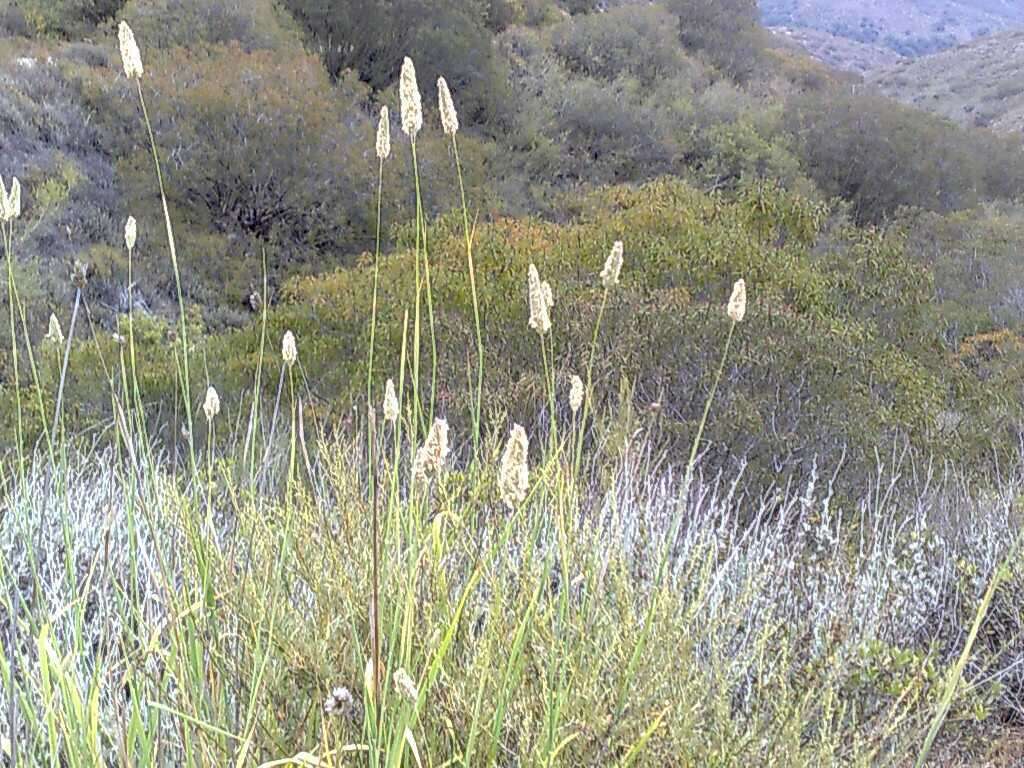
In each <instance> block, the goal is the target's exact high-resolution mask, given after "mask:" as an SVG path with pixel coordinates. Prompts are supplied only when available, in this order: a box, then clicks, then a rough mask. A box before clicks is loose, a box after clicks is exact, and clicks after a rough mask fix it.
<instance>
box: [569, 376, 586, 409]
mask: <svg viewBox="0 0 1024 768" xmlns="http://www.w3.org/2000/svg"><path fill="white" fill-rule="evenodd" d="M582 405H583V379H581V378H580V377H579V376H573V377H572V381H570V382H569V408H570V409H571V410H572V412H573V413H574V414H575V413H577V412H578V411H579V409H580V407H581V406H582Z"/></svg>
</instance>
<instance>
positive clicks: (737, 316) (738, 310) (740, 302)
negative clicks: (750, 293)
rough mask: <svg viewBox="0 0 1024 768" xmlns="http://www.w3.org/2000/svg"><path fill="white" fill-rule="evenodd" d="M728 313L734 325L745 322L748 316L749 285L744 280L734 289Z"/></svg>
mask: <svg viewBox="0 0 1024 768" xmlns="http://www.w3.org/2000/svg"><path fill="white" fill-rule="evenodd" d="M726 312H727V313H728V315H729V317H730V318H732V321H733V322H734V323H742V322H743V318H744V316H745V315H746V314H747V284H746V282H744V281H743V280H737V281H736V285H734V286H733V287H732V296H731V297H730V298H729V307H728V309H726Z"/></svg>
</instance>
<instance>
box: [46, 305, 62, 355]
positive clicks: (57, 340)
mask: <svg viewBox="0 0 1024 768" xmlns="http://www.w3.org/2000/svg"><path fill="white" fill-rule="evenodd" d="M43 341H46V342H47V343H49V344H53V345H54V346H57V347H59V346H61V345H62V344H63V343H64V331H62V330H61V328H60V321H59V320H57V316H56V315H55V314H53V313H52V312H51V313H50V324H49V326H48V327H47V329H46V336H44V337H43Z"/></svg>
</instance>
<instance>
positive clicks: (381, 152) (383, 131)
mask: <svg viewBox="0 0 1024 768" xmlns="http://www.w3.org/2000/svg"><path fill="white" fill-rule="evenodd" d="M390 154H391V117H390V115H389V114H388V108H387V107H386V106H385V107H381V108H380V122H378V124H377V226H376V234H375V237H374V253H373V305H372V309H371V311H370V350H369V352H368V354H367V358H366V402H367V403H371V404H372V403H373V353H374V347H375V344H376V340H377V288H378V285H379V280H380V237H381V230H380V228H381V209H382V207H383V202H384V161H385V160H387V159H388V156H390Z"/></svg>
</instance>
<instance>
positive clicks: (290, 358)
mask: <svg viewBox="0 0 1024 768" xmlns="http://www.w3.org/2000/svg"><path fill="white" fill-rule="evenodd" d="M281 359H282V360H284V364H285V365H287V366H288V367H289V368H291V367H292V366H293V365H295V362H296V361H297V360H298V359H299V347H298V345H297V344H296V343H295V334H293V333H292V332H291V331H285V334H284V338H282V339H281Z"/></svg>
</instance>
